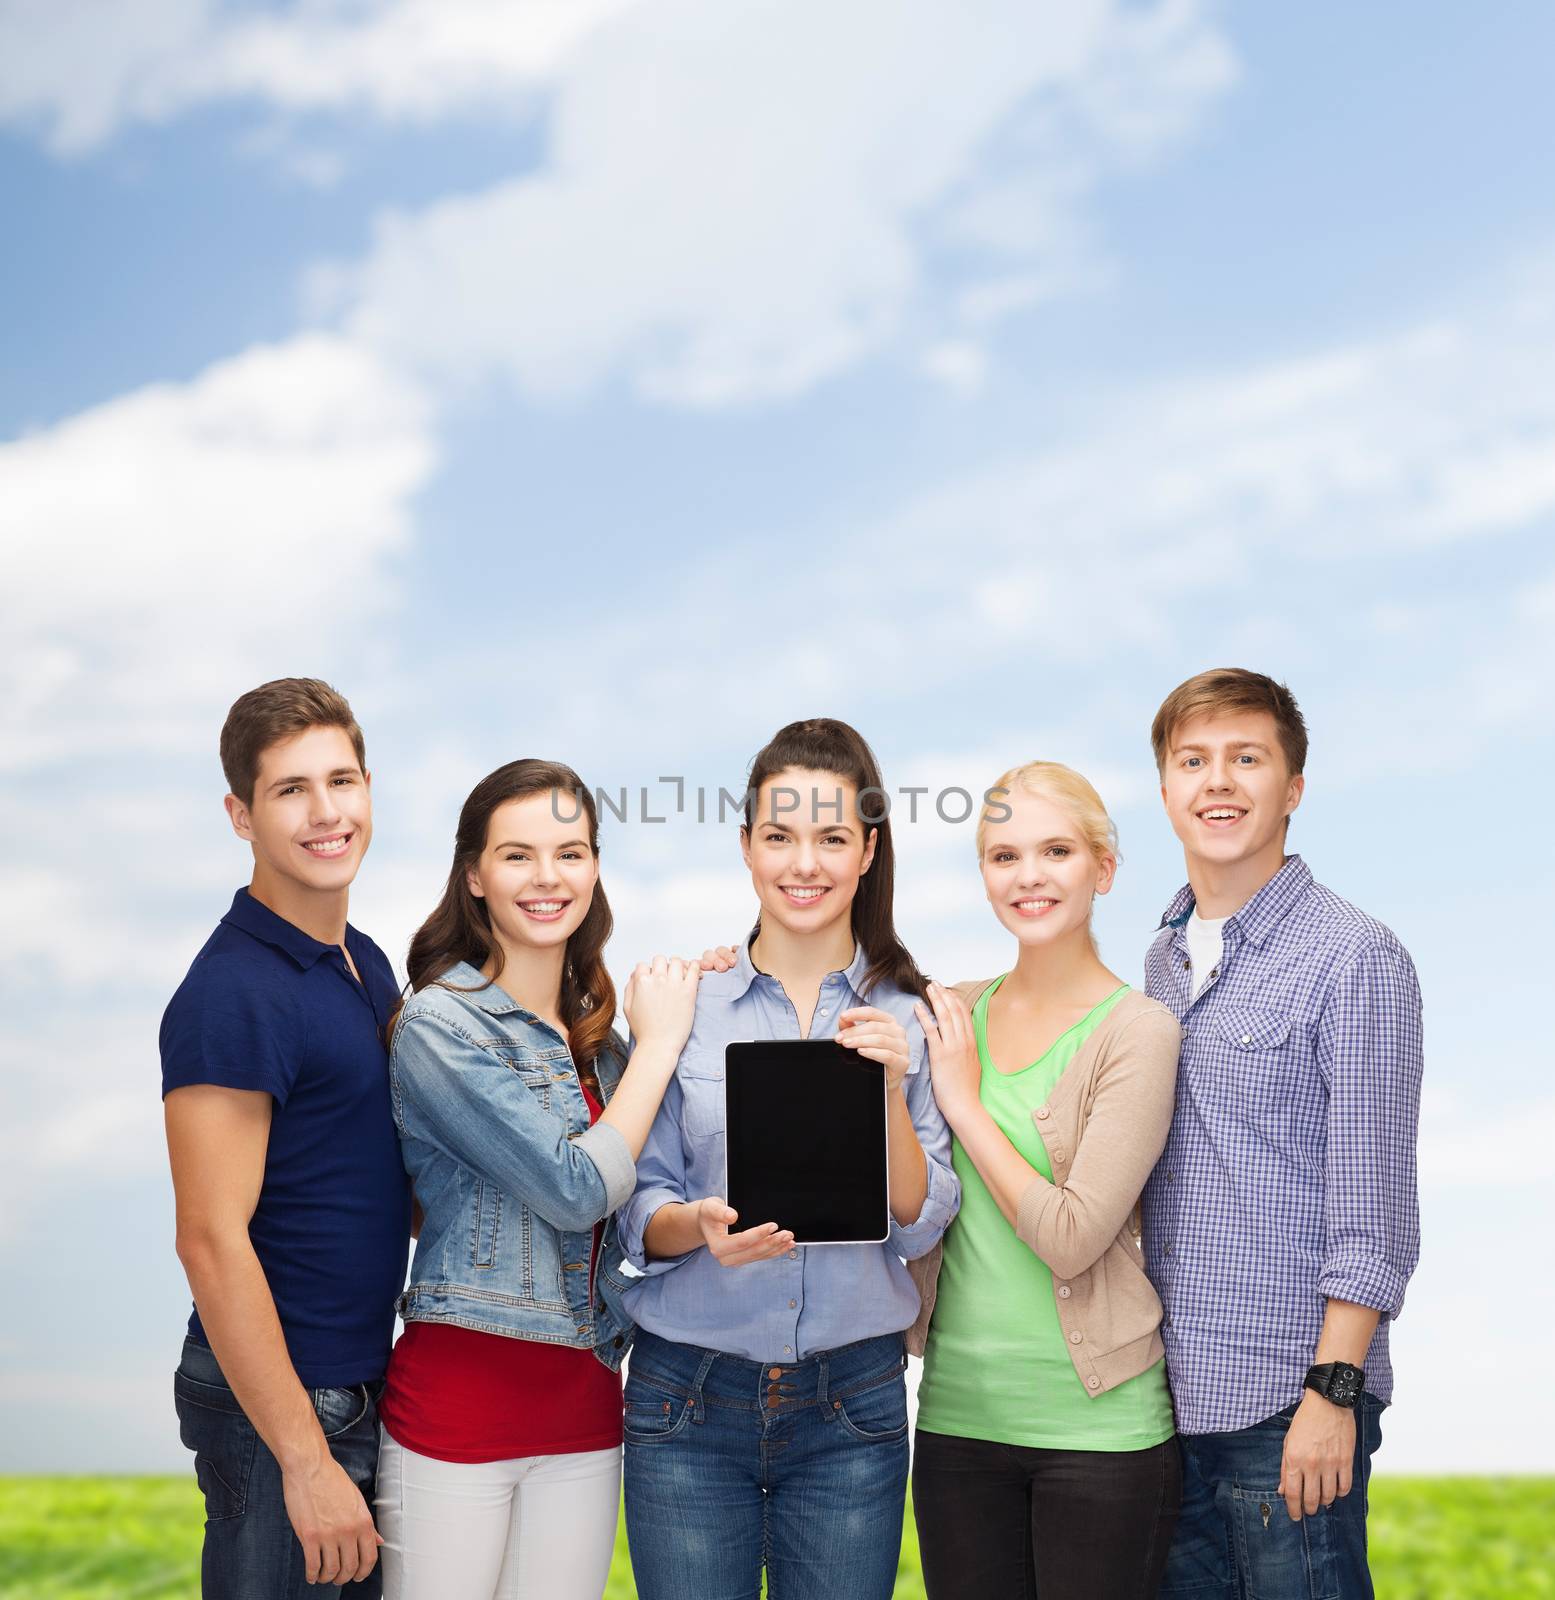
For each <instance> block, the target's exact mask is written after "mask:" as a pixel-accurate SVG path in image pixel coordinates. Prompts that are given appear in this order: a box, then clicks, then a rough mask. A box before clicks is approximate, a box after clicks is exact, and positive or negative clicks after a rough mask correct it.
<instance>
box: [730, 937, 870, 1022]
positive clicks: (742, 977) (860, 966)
mask: <svg viewBox="0 0 1555 1600" xmlns="http://www.w3.org/2000/svg"><path fill="white" fill-rule="evenodd" d="M760 932H761V924H760V923H759V922H758V923H757V924H756V926H755V927H754V928H752V929H751V931H750V932H749V933H748V934H746V936H745V942H744V944H742V945H741V946H740V948H739V951H738V952H737V953H736V956H735V961H734V965H733V967H731V968H730V969H729V986H730V987H729V998H730V999H731V1000H743V999H744V998H745V996H746V995H747V994H749V992H750V987H751V985H752V984H753V983H754V982H755V981H756V980H757V979H758V978H760V979H762V980H763V981H764V982H766V983H769V984H771V985H772V986H773V987H774V988H776V989H781V988H782V987H783V986H782V984H780V983H779V982H778V980H777V979H776V978H774V977H773V976H772V974H771V973H770V972H763V971H762V970H761V969H760V967H758V966H757V965H756V963H755V962H754V961H752V960H751V954H750V950H751V945H752V944H753V943H754V941H755V938H756V935H757V934H758V933H760ZM868 971H869V960H868V958H867V957H866V955H865V954H864V947H863V945H861V944H859V943H858V942H857V941H855V942H854V945H853V959H852V960H851V961H850V962H849V963H848V964H847V966H845V967H843V968H842V970H841V971H840V972H833V973H829V974H828V976H829V977H834V978H836V977H840V978H842V979H843V981H844V982H845V983H846V984H847V986H848V988H849V989H850V990H852V992H853V995H854V997H855V999H857V1000H859V1001H860V1003H862V1002H863V993H862V991H861V990H860V988H859V985H860V984H862V983H863V981H864V974H865V973H866V972H868Z"/></svg>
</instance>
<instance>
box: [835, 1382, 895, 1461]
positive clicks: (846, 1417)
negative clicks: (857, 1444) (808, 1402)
mask: <svg viewBox="0 0 1555 1600" xmlns="http://www.w3.org/2000/svg"><path fill="white" fill-rule="evenodd" d="M832 1414H833V1415H834V1416H836V1417H837V1418H838V1419H839V1420H840V1421H841V1423H842V1425H843V1427H844V1428H846V1429H847V1431H848V1432H849V1433H851V1434H852V1435H853V1437H854V1438H855V1439H858V1440H860V1441H861V1442H862V1443H864V1444H896V1443H898V1442H900V1441H901V1440H903V1439H905V1438H906V1437H907V1385H906V1383H905V1382H904V1381H903V1379H902V1375H901V1373H900V1371H897V1372H893V1373H892V1374H891V1376H890V1377H889V1378H887V1379H886V1380H885V1381H884V1382H883V1383H876V1384H872V1385H871V1386H870V1387H869V1388H867V1389H861V1390H859V1391H857V1392H856V1393H853V1394H848V1395H842V1396H840V1397H839V1398H837V1399H834V1400H833V1401H832Z"/></svg>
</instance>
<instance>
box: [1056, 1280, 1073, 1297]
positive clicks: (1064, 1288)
mask: <svg viewBox="0 0 1555 1600" xmlns="http://www.w3.org/2000/svg"><path fill="white" fill-rule="evenodd" d="M1070 1293H1071V1291H1070V1288H1069V1285H1068V1284H1067V1283H1061V1284H1059V1286H1058V1298H1059V1299H1060V1300H1067V1299H1068V1298H1069V1295H1070Z"/></svg>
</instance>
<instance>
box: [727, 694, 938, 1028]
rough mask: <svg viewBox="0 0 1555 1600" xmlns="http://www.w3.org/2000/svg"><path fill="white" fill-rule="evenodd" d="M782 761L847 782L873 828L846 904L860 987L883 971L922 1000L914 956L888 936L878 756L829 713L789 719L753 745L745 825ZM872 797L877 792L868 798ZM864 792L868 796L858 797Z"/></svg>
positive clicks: (892, 880) (891, 879)
mask: <svg viewBox="0 0 1555 1600" xmlns="http://www.w3.org/2000/svg"><path fill="white" fill-rule="evenodd" d="M789 767H798V768H799V769H800V770H801V771H804V772H830V773H834V774H835V775H836V776H837V777H839V778H845V779H846V780H847V781H848V782H849V783H851V784H852V785H853V788H854V791H855V792H856V794H857V796H858V800H857V805H858V810H859V812H860V813H861V815H860V817H859V821H860V822H861V823H863V824H864V825H865V826H866V827H872V828H873V829H874V830H875V856H874V860H873V861H872V862H871V863H870V867H869V871H868V872H866V873H865V874H864V876H863V877H862V878H860V879H859V885H858V890H857V892H856V893H855V894H854V896H853V904H852V905H851V906H850V907H849V908H848V910H849V914H850V916H851V919H852V924H853V937H854V939H855V940H857V941H858V946H859V948H860V949H861V950H862V951H863V952H864V956H865V959H866V960H867V961H868V962H869V966H868V968H867V969H866V971H865V973H864V983H863V991H864V992H865V993H866V994H867V992H868V991H869V990H870V989H872V988H873V987H874V986H875V984H877V983H878V982H880V980H881V979H882V978H883V979H885V980H886V981H887V982H889V983H893V984H895V985H896V987H897V988H898V989H900V990H901V991H902V992H903V993H904V994H915V995H917V996H918V998H919V999H921V1000H927V999H928V990H927V985H926V983H925V981H924V977H923V974H922V973H921V972H920V971H919V970H918V963H917V962H916V961H914V960H913V958H912V957H911V956H910V955H909V954H908V953H907V947H906V946H905V945H904V944H903V943H902V941H901V940H900V939H899V938H897V936H896V923H895V921H894V919H893V916H892V911H891V903H892V899H893V897H894V895H895V892H896V851H895V849H894V848H893V846H892V843H891V817H890V802H889V797H888V796H887V794H886V790H885V785H884V783H883V782H882V781H881V777H880V763H879V762H878V761H876V760H875V752H874V751H873V750H871V749H870V748H869V745H868V744H867V743H866V742H865V740H864V736H863V734H861V733H860V732H859V731H858V730H857V729H856V728H850V727H849V726H848V724H847V723H846V722H838V721H837V720H836V718H835V717H807V718H806V719H805V720H804V721H803V722H790V723H789V724H788V726H787V727H786V728H779V729H778V731H777V732H776V733H775V734H773V736H772V737H771V738H770V739H769V740H768V741H767V742H766V744H764V745H763V746H762V747H761V749H760V750H758V751H757V752H756V757H755V759H754V760H753V761H752V762H751V769H750V777H749V779H748V780H747V781H746V786H745V830H746V832H747V834H749V832H750V831H751V829H752V828H753V827H754V825H755V822H756V806H757V804H758V802H759V799H760V796H761V786H762V784H764V783H766V782H767V780H768V779H769V778H774V777H776V776H777V774H778V773H780V772H783V771H784V770H786V769H787V768H789ZM874 796H878V799H874V798H873V797H874ZM866 797H869V798H866Z"/></svg>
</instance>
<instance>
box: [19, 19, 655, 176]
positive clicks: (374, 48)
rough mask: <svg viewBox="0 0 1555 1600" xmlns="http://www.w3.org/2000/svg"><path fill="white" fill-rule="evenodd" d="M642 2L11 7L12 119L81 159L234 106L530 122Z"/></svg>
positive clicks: (416, 118)
mask: <svg viewBox="0 0 1555 1600" xmlns="http://www.w3.org/2000/svg"><path fill="white" fill-rule="evenodd" d="M636 3H637V0H303V3H301V4H292V5H289V6H287V7H285V8H284V9H282V10H279V11H266V10H259V9H256V8H254V7H253V6H249V5H243V4H240V3H237V0H113V3H112V4H110V5H104V4H102V0H0V61H4V62H5V63H6V66H5V70H4V72H3V74H0V119H4V120H9V121H13V122H20V123H23V124H24V125H32V126H36V127H39V128H40V129H41V130H42V133H43V136H44V138H45V139H46V140H47V142H48V144H49V145H50V146H51V147H52V148H53V149H54V150H56V151H58V152H60V153H66V154H73V153H80V152H82V151H85V150H88V149H91V148H92V147H94V146H96V145H99V144H101V143H102V142H103V141H104V140H106V139H108V138H110V137H112V136H113V135H114V134H115V133H117V132H119V131H120V130H121V129H122V128H123V127H125V126H127V125H133V124H136V123H158V122H166V121H169V120H170V119H172V118H174V117H176V116H179V115H181V114H183V113H185V112H188V111H190V110H193V109H195V108H197V107H199V106H202V105H208V104H215V103H219V102H223V101H230V100H248V101H252V102H254V103H255V104H257V105H261V106H267V107H270V108H273V109H275V110H279V111H284V112H315V111H331V112H334V111H350V110H356V109H362V110H367V111H370V112H373V113H375V114H377V115H379V116H381V117H385V118H396V119H408V120H428V119H431V118H434V117H440V116H447V115H469V114H470V113H471V112H473V111H477V110H480V111H485V112H487V113H493V112H495V113H497V114H501V113H503V112H504V111H506V112H508V113H509V114H511V113H512V112H514V111H528V110H532V109H533V103H534V102H533V96H534V93H535V91H536V90H537V89H538V88H539V87H541V86H542V85H543V84H544V83H545V82H546V81H547V80H549V79H550V78H551V77H552V76H553V75H554V74H555V73H556V72H557V71H558V70H560V68H561V67H562V66H563V64H564V63H565V62H566V61H567V59H568V58H569V57H570V56H571V55H572V53H573V52H574V51H575V50H576V49H577V48H578V46H579V45H580V43H581V42H582V41H583V40H584V39H585V38H586V37H587V36H588V34H589V33H590V32H591V31H592V30H593V29H594V28H596V27H598V26H599V25H600V24H601V23H603V22H606V21H608V20H609V19H611V18H613V17H614V16H616V15H617V14H619V13H620V12H622V11H625V10H627V9H628V8H629V7H631V6H632V5H635V4H636Z"/></svg>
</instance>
